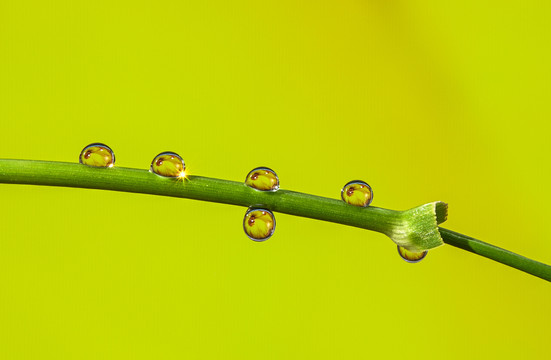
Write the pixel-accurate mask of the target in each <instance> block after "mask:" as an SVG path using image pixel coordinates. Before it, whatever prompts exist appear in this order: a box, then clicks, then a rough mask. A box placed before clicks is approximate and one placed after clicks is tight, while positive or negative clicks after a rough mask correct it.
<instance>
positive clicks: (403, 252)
mask: <svg viewBox="0 0 551 360" xmlns="http://www.w3.org/2000/svg"><path fill="white" fill-rule="evenodd" d="M428 253H429V252H428V251H423V252H413V251H409V250H407V249H406V248H403V247H401V246H400V245H398V254H400V257H401V258H402V259H404V260H405V261H407V262H409V263H418V262H419V261H421V260H423V259H424V258H425V256H427V254H428Z"/></svg>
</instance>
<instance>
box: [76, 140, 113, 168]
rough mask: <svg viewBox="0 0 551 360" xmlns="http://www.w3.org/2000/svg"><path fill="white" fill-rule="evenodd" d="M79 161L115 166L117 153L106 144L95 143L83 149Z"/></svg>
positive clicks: (92, 164) (86, 163)
mask: <svg viewBox="0 0 551 360" xmlns="http://www.w3.org/2000/svg"><path fill="white" fill-rule="evenodd" d="M79 162H80V163H81V164H84V165H88V166H98V167H113V165H115V153H114V152H113V150H111V148H110V147H109V146H107V145H105V144H102V143H93V144H90V145H87V146H86V147H84V149H82V151H81V152H80V156H79Z"/></svg>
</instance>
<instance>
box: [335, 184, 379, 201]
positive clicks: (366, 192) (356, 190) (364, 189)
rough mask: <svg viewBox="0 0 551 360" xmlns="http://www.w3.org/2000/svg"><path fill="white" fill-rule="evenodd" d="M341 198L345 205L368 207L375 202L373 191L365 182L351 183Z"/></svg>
mask: <svg viewBox="0 0 551 360" xmlns="http://www.w3.org/2000/svg"><path fill="white" fill-rule="evenodd" d="M341 198H342V199H343V200H344V202H345V203H347V204H350V205H354V206H362V207H366V206H369V204H371V201H373V190H371V186H369V185H368V184H367V183H366V182H365V181H361V180H354V181H350V182H349V183H347V184H346V185H344V187H343V188H342V190H341Z"/></svg>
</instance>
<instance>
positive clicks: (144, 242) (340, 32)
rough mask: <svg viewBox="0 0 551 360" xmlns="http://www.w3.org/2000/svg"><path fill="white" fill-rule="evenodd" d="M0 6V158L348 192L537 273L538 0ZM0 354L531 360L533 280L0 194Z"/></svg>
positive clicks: (224, 217)
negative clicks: (266, 178) (514, 256)
mask: <svg viewBox="0 0 551 360" xmlns="http://www.w3.org/2000/svg"><path fill="white" fill-rule="evenodd" d="M479 3H480V2H479V1H460V2H459V1H457V2H456V1H450V2H442V1H419V2H409V1H393V2H388V1H359V0H357V1H303V2H297V1H277V2H276V1H273V2H272V1H209V2H201V1H198V2H179V1H150V2H145V1H128V2H122V1H117V2H111V1H43V2H42V1H40V2H33V1H7V0H1V1H0V124H1V125H0V140H1V141H0V157H2V158H20V159H37V160H55V161H71V162H76V161H77V160H78V154H79V152H80V150H81V149H82V148H83V147H84V146H85V145H87V144H89V143H91V142H97V141H99V142H104V143H106V144H108V145H109V146H111V147H112V148H113V150H114V151H115V154H116V158H117V162H116V165H119V166H123V167H135V168H143V169H146V168H148V166H149V164H150V162H151V160H152V158H153V157H154V156H155V155H156V154H157V153H159V152H161V151H165V150H171V151H175V152H178V153H179V154H180V155H182V157H183V158H184V160H185V161H186V164H187V167H188V169H189V171H190V173H191V174H195V175H202V176H209V177H218V178H223V179H229V180H237V181H240V180H244V179H245V176H246V174H247V173H248V172H249V171H250V170H251V169H252V168H254V167H256V166H269V167H271V168H273V169H274V170H276V172H277V173H278V175H279V177H280V181H281V186H282V188H284V189H290V190H296V191H302V192H308V193H312V194H315V195H321V196H326V197H332V198H338V197H339V196H340V189H341V187H342V186H343V185H344V184H345V183H346V182H348V181H349V180H353V179H363V180H365V181H367V182H368V183H369V184H370V185H371V186H372V188H373V190H374V193H375V198H374V202H373V205H374V206H379V207H385V208H391V209H400V210H403V209H408V208H411V207H414V206H417V205H420V204H423V203H426V202H430V201H435V200H442V201H446V202H448V203H449V220H448V221H447V222H446V223H445V227H448V228H450V229H452V230H455V231H458V232H461V233H464V234H467V235H470V236H473V237H476V238H479V239H482V240H484V241H487V242H490V243H493V244H495V245H498V246H501V247H504V248H507V249H509V250H512V251H516V252H519V253H521V254H523V255H525V256H528V257H531V258H535V259H537V260H539V261H543V262H546V263H551V242H550V241H549V239H550V238H551V234H550V230H549V228H548V227H547V223H548V222H549V215H550V212H549V207H548V204H549V203H550V201H551V192H550V191H549V187H548V185H549V175H550V170H549V150H550V149H549V139H548V134H549V125H548V121H549V118H550V115H551V105H550V101H549V100H550V90H551V89H550V84H551V82H550V80H551V72H550V66H549V64H550V63H551V59H550V47H549V38H550V35H551V31H550V29H551V28H550V26H549V22H548V19H549V17H550V16H551V12H550V7H549V5H548V4H547V3H544V2H541V1H524V2H516V1H515V2H513V1H505V2H504V1H488V2H484V5H481V4H479ZM0 199H1V200H0V202H1V204H2V205H1V207H0V219H1V220H0V224H1V229H2V230H1V235H0V358H2V359H24V358H52V359H54V358H55V359H65V358H67V359H86V358H90V359H100V358H101V359H104V358H116V359H130V358H149V359H157V358H160V359H174V358H190V359H213V358H238V359H270V358H273V359H295V358H297V359H298V358H301V359H306V358H327V359H338V358H344V359H355V358H367V357H372V356H373V357H374V358H404V357H407V358H409V359H418V358H419V359H441V358H446V359H465V358H482V359H487V358H501V359H503V358H518V357H525V358H532V359H535V358H542V357H543V356H545V354H547V352H548V344H547V341H548V338H549V321H550V320H551V310H550V307H549V300H550V299H551V297H550V296H551V287H550V286H549V284H548V283H547V282H545V281H543V280H541V279H538V278H535V277H533V276H530V275H527V274H525V273H522V272H520V271H517V270H515V269H511V268H508V267H506V266H503V265H501V264H498V263H495V262H493V261H490V260H487V259H485V258H482V257H479V256H476V255H473V254H471V253H468V252H465V251H463V250H460V249H457V248H453V247H451V246H443V247H441V248H438V249H435V250H433V251H431V252H430V253H429V255H428V256H427V258H426V259H425V260H423V261H422V262H421V263H419V264H407V263H406V262H404V261H402V260H401V259H400V258H399V256H398V254H397V251H396V247H395V245H394V244H393V243H392V242H391V241H389V240H388V239H387V238H386V237H385V236H383V235H380V234H377V233H373V232H368V231H364V230H361V229H356V228H351V227H346V226H342V225H338V224H332V223H325V222H321V221H314V220H310V219H304V218H297V217H292V216H288V215H284V214H277V213H276V214H275V215H276V218H277V229H276V231H275V234H274V236H273V237H272V238H271V239H269V240H268V241H267V242H265V243H255V242H253V241H251V240H249V239H248V238H247V237H246V236H245V234H244V233H243V230H242V218H243V215H244V213H245V209H244V208H240V207H233V206H227V205H220V204H213V203H206V202H200V201H193V200H185V199H176V198H163V197H159V196H149V195H138V194H126V193H116V192H109V191H99V190H82V189H67V188H48V187H38V186H20V185H0Z"/></svg>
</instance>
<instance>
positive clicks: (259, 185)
mask: <svg viewBox="0 0 551 360" xmlns="http://www.w3.org/2000/svg"><path fill="white" fill-rule="evenodd" d="M245 185H247V186H249V187H252V188H253V189H256V190H261V191H276V190H277V189H279V178H278V177H277V175H276V173H275V171H273V170H272V169H270V168H267V167H257V168H255V169H253V170H251V172H249V174H247V178H246V179H245Z"/></svg>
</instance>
